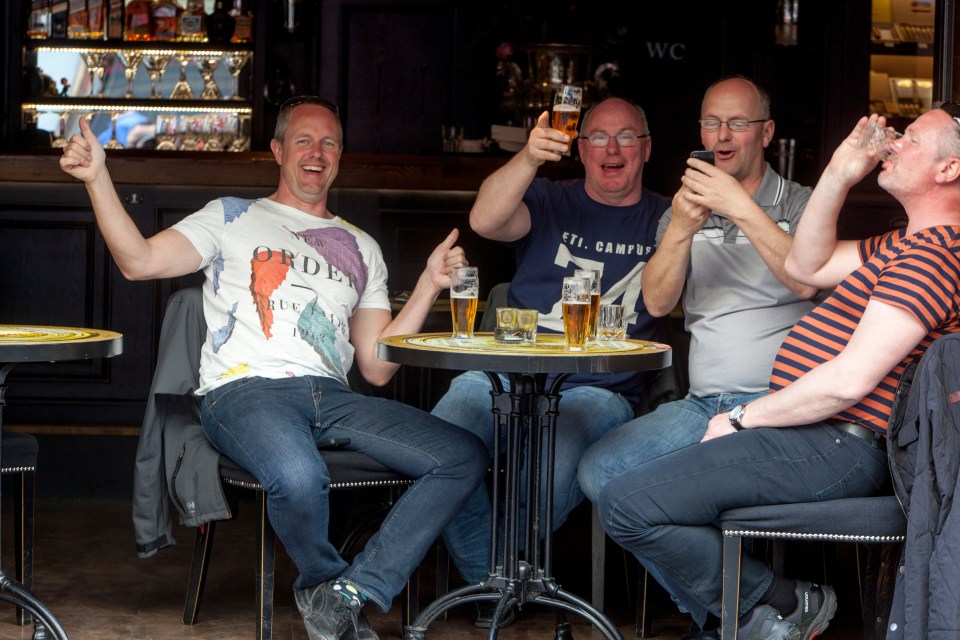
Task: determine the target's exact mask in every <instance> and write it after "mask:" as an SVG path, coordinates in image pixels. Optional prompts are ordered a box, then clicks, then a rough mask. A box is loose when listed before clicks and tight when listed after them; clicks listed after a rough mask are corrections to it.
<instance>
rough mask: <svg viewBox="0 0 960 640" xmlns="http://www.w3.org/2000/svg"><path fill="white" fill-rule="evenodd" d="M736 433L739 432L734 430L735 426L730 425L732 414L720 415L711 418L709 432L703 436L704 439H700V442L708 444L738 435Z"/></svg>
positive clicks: (708, 426)
mask: <svg viewBox="0 0 960 640" xmlns="http://www.w3.org/2000/svg"><path fill="white" fill-rule="evenodd" d="M736 431H737V430H736V429H734V428H733V425H732V424H730V414H729V413H718V414H717V415H715V416H713V417H712V418H710V423H709V424H708V425H707V432H706V433H705V434H703V438H701V439H700V442H706V441H707V440H713V439H714V438H720V437H722V436H726V435H730V434H731V433H736Z"/></svg>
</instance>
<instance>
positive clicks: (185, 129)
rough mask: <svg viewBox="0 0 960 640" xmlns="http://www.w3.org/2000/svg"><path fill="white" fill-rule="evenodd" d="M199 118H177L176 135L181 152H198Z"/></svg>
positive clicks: (200, 141)
mask: <svg viewBox="0 0 960 640" xmlns="http://www.w3.org/2000/svg"><path fill="white" fill-rule="evenodd" d="M199 118H200V116H195V115H194V116H185V115H181V116H180V117H179V118H177V133H178V134H180V136H181V137H180V150H181V151H198V150H199V149H200V147H201V146H202V139H201V137H200V134H201V129H202V127H201V123H200V121H199Z"/></svg>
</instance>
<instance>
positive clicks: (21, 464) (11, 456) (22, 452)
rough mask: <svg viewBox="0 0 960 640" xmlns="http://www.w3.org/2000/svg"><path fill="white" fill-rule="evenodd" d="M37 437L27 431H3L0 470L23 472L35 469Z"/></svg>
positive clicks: (3, 471)
mask: <svg viewBox="0 0 960 640" xmlns="http://www.w3.org/2000/svg"><path fill="white" fill-rule="evenodd" d="M37 450H38V447H37V439H36V438H35V437H33V436H32V435H30V434H27V433H19V432H17V431H4V432H3V450H2V452H0V464H2V468H0V472H2V473H23V472H24V471H36V470H37Z"/></svg>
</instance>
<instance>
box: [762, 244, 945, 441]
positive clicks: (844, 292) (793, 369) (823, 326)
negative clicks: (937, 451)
mask: <svg viewBox="0 0 960 640" xmlns="http://www.w3.org/2000/svg"><path fill="white" fill-rule="evenodd" d="M859 252H860V259H861V260H862V261H863V264H862V265H861V266H860V267H859V268H857V269H856V270H855V271H853V272H852V273H851V274H850V275H848V276H847V277H846V278H844V280H843V282H841V283H840V285H839V286H837V288H836V289H835V290H834V292H833V293H832V294H831V295H830V296H829V297H828V298H827V299H826V300H824V302H823V303H822V304H820V305H819V306H818V307H816V308H815V309H814V310H813V311H811V312H810V313H808V314H807V315H806V316H804V318H803V319H801V320H800V322H798V323H797V324H796V326H794V328H793V329H792V330H791V331H790V333H789V334H788V335H787V338H786V339H785V340H784V341H783V344H782V345H781V346H780V350H779V352H778V353H777V359H776V361H775V362H774V365H773V373H772V374H771V376H770V390H771V391H774V392H775V391H777V390H779V389H783V388H785V387H787V386H788V385H790V384H791V383H792V382H794V381H795V380H797V379H798V378H800V377H801V376H802V375H804V374H805V373H807V372H808V371H811V370H812V369H814V368H816V367H817V366H818V365H820V364H822V363H824V362H827V361H830V360H832V359H833V358H835V357H836V356H837V355H838V354H840V352H842V351H843V349H844V348H845V347H846V345H847V343H848V342H849V341H850V337H851V336H852V335H853V332H854V331H855V330H856V328H857V325H858V324H859V322H860V319H861V318H862V317H863V313H864V310H865V309H866V307H867V303H868V302H869V301H870V300H871V299H872V300H877V301H880V302H883V303H886V304H889V305H893V306H895V307H898V308H900V309H903V310H905V311H907V312H908V313H909V314H910V315H912V316H913V317H914V318H916V319H917V321H918V322H919V323H920V324H921V325H923V327H924V328H925V329H926V331H927V334H926V335H925V336H924V338H923V340H921V341H920V344H918V345H917V346H916V347H914V348H913V350H912V351H911V352H910V354H909V355H908V356H907V357H906V358H904V359H903V360H902V361H901V362H900V363H898V364H897V366H895V367H894V368H893V369H892V370H891V371H890V372H889V373H887V375H886V376H885V377H884V378H883V380H881V381H880V384H879V385H877V388H876V389H874V390H873V391H871V392H870V393H869V394H867V396H866V397H865V398H863V399H862V400H860V401H859V402H857V403H856V404H854V405H853V406H852V407H850V408H848V409H845V410H843V411H841V412H840V413H838V414H836V415H835V416H833V417H834V418H835V419H837V420H842V421H844V422H855V423H857V424H860V425H863V426H865V427H868V428H870V429H873V430H875V431H881V432H884V431H886V429H887V421H888V419H889V417H890V410H891V407H892V405H893V398H894V394H895V392H896V389H897V384H898V381H899V379H900V374H901V373H902V372H903V369H904V367H905V366H906V365H907V364H908V363H909V362H911V361H916V360H919V359H920V357H921V356H922V355H923V353H924V351H926V349H927V347H929V346H930V343H931V342H933V341H934V340H935V339H936V338H938V337H940V336H942V335H944V334H947V333H954V332H957V331H960V226H939V227H930V228H927V229H923V230H921V231H919V232H917V233H915V234H912V235H910V236H906V235H905V230H904V229H898V230H895V231H891V232H889V233H887V234H885V235H882V236H876V237H873V238H867V239H865V240H861V241H860V243H859ZM877 347H878V348H882V345H877Z"/></svg>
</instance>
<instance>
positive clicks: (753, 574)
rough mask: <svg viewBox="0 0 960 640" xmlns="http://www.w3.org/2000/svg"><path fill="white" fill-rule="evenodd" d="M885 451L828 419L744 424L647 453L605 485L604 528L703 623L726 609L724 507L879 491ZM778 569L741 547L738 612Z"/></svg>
mask: <svg viewBox="0 0 960 640" xmlns="http://www.w3.org/2000/svg"><path fill="white" fill-rule="evenodd" d="M889 478H890V473H889V471H888V469H887V459H886V454H885V453H884V452H883V451H882V450H881V449H878V448H876V447H875V446H874V445H873V444H872V443H870V442H868V441H866V440H862V439H860V438H857V437H855V436H853V435H850V434H848V433H847V432H845V431H840V430H838V429H834V428H833V427H831V426H829V425H827V424H825V423H820V424H815V425H811V426H807V427H791V428H780V429H747V430H744V431H739V432H737V433H733V434H730V435H726V436H723V437H720V438H716V439H714V440H710V441H708V442H703V443H700V444H697V445H694V446H691V447H687V448H685V449H680V450H679V451H675V452H673V453H668V454H667V455H665V456H662V457H659V458H656V459H654V460H650V461H649V462H645V463H643V464H641V465H640V466H638V467H636V468H634V469H631V470H630V471H627V472H625V473H622V474H620V475H618V476H617V477H615V478H613V479H612V480H610V481H609V482H608V483H607V484H606V486H605V487H604V488H603V490H602V491H601V492H600V501H599V509H600V518H601V521H602V522H603V527H604V529H606V531H607V533H608V534H609V535H610V537H612V538H613V539H614V540H616V541H617V542H618V543H619V544H620V545H621V546H623V547H624V548H625V549H627V550H628V551H630V552H631V553H633V554H634V555H635V556H636V557H637V559H638V560H639V561H640V562H641V564H643V565H644V566H645V567H647V568H648V569H649V570H650V572H651V574H652V575H654V576H656V577H657V579H658V580H660V581H661V582H662V583H663V585H664V587H666V589H667V591H669V592H670V593H671V594H672V595H673V596H674V597H675V598H676V599H677V600H678V602H679V603H680V604H681V606H682V607H683V608H684V609H686V610H687V611H689V612H690V613H691V615H693V617H694V619H695V620H696V621H697V622H698V623H700V624H701V625H702V624H703V622H704V621H705V619H706V615H707V613H712V614H713V615H715V616H717V617H720V615H721V610H720V599H721V593H722V575H723V562H722V558H723V555H722V549H723V537H722V535H721V533H720V529H719V528H718V527H717V524H716V523H717V520H718V516H719V515H720V513H721V512H722V511H724V510H726V509H731V508H734V507H747V506H756V505H763V504H780V503H790V502H812V501H817V500H834V499H837V498H849V497H857V496H870V495H876V494H878V493H880V492H881V491H882V490H883V489H884V488H885V487H886V486H887V485H888V483H889ZM772 579H773V573H772V571H771V570H770V569H769V568H768V567H767V566H766V565H765V564H763V563H762V562H761V561H760V560H757V559H754V558H751V557H749V556H748V555H744V558H743V565H742V568H741V580H740V585H741V586H740V611H742V612H744V613H746V612H747V611H749V610H750V609H751V608H752V607H753V606H754V605H755V604H756V603H757V601H759V599H760V598H761V597H762V596H763V594H764V593H765V592H766V590H767V588H768V587H769V585H770V582H771V581H772Z"/></svg>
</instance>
